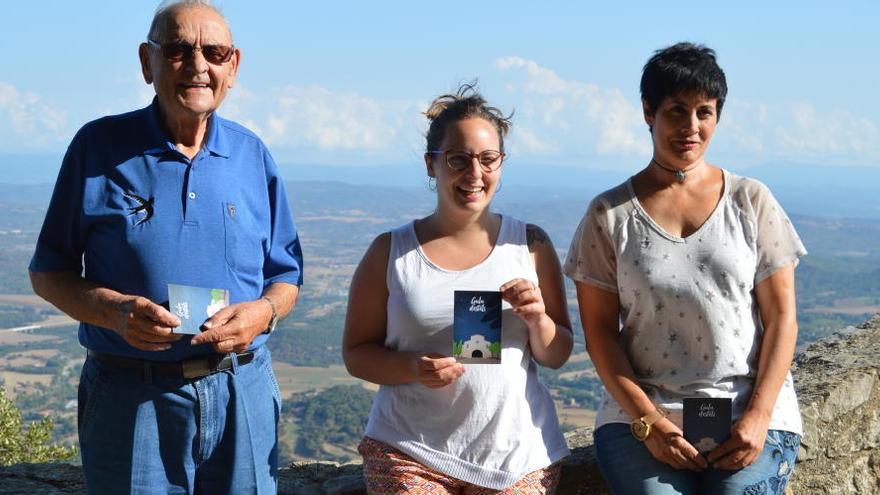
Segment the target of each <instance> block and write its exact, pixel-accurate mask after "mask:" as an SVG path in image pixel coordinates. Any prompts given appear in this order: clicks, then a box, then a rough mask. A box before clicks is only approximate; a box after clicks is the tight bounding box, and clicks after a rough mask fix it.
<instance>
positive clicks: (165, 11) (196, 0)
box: [147, 0, 232, 42]
mask: <svg viewBox="0 0 880 495" xmlns="http://www.w3.org/2000/svg"><path fill="white" fill-rule="evenodd" d="M193 7H206V8H209V9H211V10H213V11H214V12H216V13H217V15H219V16H220V17H222V18H223V22H224V23H225V24H226V29H227V30H229V36H230V37H231V36H232V30H231V29H229V23H228V22H226V17H224V16H223V12H220V9H218V8H217V7H216V6H214V4H213V3H212V2H211V0H165V1H164V2H162V3H161V4H159V7H158V8H157V9H156V13H155V14H153V22H152V23H150V32H149V33H147V39H148V40H153V41H157V42H158V41H162V40H160V39H159V36H160V35H161V34H163V33H162V30H163V29H165V21H166V20H167V18H168V16H169V15H172V14H174V13H175V12H177V11H178V10H181V9H190V8H193Z"/></svg>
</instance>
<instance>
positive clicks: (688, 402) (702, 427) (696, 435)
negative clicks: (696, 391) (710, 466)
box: [683, 397, 732, 454]
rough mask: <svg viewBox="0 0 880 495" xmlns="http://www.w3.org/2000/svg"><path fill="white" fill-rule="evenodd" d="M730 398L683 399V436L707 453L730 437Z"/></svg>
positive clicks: (703, 452) (699, 449) (701, 451)
mask: <svg viewBox="0 0 880 495" xmlns="http://www.w3.org/2000/svg"><path fill="white" fill-rule="evenodd" d="M731 406H732V401H731V399H727V398H712V397H700V398H688V399H683V409H684V410H683V414H684V438H685V440H687V441H688V442H690V443H691V445H693V446H694V448H696V449H697V450H698V451H699V452H700V453H701V454H707V453H709V452H711V451H712V449H714V448H715V447H717V446H719V445H721V443H722V442H724V441H725V440H727V439H728V438H729V437H730V423H731Z"/></svg>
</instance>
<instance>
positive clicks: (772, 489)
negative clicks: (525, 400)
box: [594, 423, 800, 495]
mask: <svg viewBox="0 0 880 495" xmlns="http://www.w3.org/2000/svg"><path fill="white" fill-rule="evenodd" d="M594 439H595V443H596V458H597V460H598V463H599V469H600V470H601V471H602V476H604V477H605V481H607V482H608V486H609V488H610V489H611V491H612V493H615V494H620V495H638V494H644V495H672V494H682V495H694V494H699V493H702V494H712V495H715V494H719V495H734V494H735V495H759V494H760V495H765V494H766V495H772V494H780V495H781V494H783V493H785V485H786V484H787V483H788V480H789V478H791V473H792V468H794V462H795V460H796V459H797V452H798V446H799V445H800V437H799V436H798V435H796V434H794V433H791V432H787V431H781V430H770V431H769V432H768V433H767V440H766V441H765V442H764V450H763V451H762V452H761V455H760V456H759V457H758V459H757V460H756V461H755V462H754V463H753V464H750V465H749V466H746V467H745V468H743V469H740V470H737V471H727V470H723V469H715V468H712V467H711V466H710V467H708V468H706V469H704V470H703V471H701V472H696V471H690V470H687V469H681V470H678V469H675V468H673V467H671V466H669V465H667V464H664V463H662V462H660V461H658V460H657V459H654V456H652V455H651V452H650V451H648V448H647V447H645V446H644V445H643V444H642V443H641V442H639V441H638V440H636V439H635V438H634V437H633V436H632V433H631V432H630V429H629V425H626V424H620V423H612V424H606V425H603V426H602V427H600V428H599V429H598V430H596V432H595V434H594Z"/></svg>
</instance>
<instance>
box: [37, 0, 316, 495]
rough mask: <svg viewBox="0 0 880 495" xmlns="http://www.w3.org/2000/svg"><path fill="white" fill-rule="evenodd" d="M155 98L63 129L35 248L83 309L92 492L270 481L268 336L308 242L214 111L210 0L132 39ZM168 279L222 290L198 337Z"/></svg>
mask: <svg viewBox="0 0 880 495" xmlns="http://www.w3.org/2000/svg"><path fill="white" fill-rule="evenodd" d="M139 55H140V61H141V68H142V71H143V76H144V80H145V81H146V82H147V83H148V84H152V85H153V87H154V88H155V91H156V97H155V98H154V99H153V102H152V104H150V106H148V107H147V108H144V109H141V110H136V111H134V112H131V113H127V114H123V115H116V116H111V117H105V118H102V119H99V120H96V121H94V122H91V123H89V124H87V125H86V126H85V127H83V128H82V129H81V130H80V131H79V132H78V133H77V135H76V136H75V137H74V139H73V142H72V143H71V144H70V147H69V149H68V150H67V154H66V155H65V157H64V162H63V164H62V167H61V172H60V174H59V177H58V182H57V184H56V187H55V192H54V194H53V197H52V201H51V203H50V205H49V210H48V212H47V214H46V220H45V223H44V225H43V229H42V232H41V233H40V237H39V240H38V243H37V248H36V252H35V254H34V257H33V260H32V261H31V264H30V271H31V280H32V283H33V287H34V291H35V292H36V293H37V294H39V295H40V296H42V297H43V298H45V299H46V300H48V301H49V302H51V303H52V304H54V305H55V306H57V307H58V308H59V309H61V310H62V311H64V312H65V313H67V314H69V315H70V316H72V317H73V318H75V319H77V320H79V321H80V322H81V324H80V328H79V340H80V342H81V343H82V345H83V346H85V347H86V348H87V349H88V357H87V358H86V362H85V364H84V366H83V371H82V376H81V380H80V388H79V440H80V446H81V450H82V460H83V469H84V471H85V475H86V482H87V486H88V490H89V492H90V493H101V494H107V493H178V492H179V493H193V492H201V493H212V494H213V493H236V494H238V493H254V492H259V493H270V492H274V491H275V488H276V470H277V431H276V427H277V422H278V415H279V410H280V397H279V391H278V385H277V383H276V381H275V378H274V376H273V374H272V367H271V361H270V358H269V352H268V350H266V347H265V343H266V339H267V337H268V334H269V333H270V332H271V331H272V330H273V329H274V327H275V323H276V321H277V320H278V319H279V318H283V317H284V316H285V315H286V314H287V313H288V312H289V311H290V310H291V309H292V307H293V305H294V302H295V300H296V296H297V293H298V286H299V284H301V283H302V272H301V267H302V252H301V250H300V244H299V239H298V237H297V233H296V228H295V227H294V223H293V218H292V215H291V212H290V210H289V207H288V204H287V198H286V195H285V192H284V186H283V184H282V181H281V178H280V177H279V176H278V170H277V168H276V166H275V163H274V162H273V160H272V157H271V156H270V155H269V152H268V151H267V150H266V148H265V147H264V145H263V143H262V142H261V141H260V140H259V139H258V138H257V137H256V136H255V135H254V134H253V133H251V132H250V131H248V130H247V129H245V128H243V127H241V126H240V125H238V124H235V123H233V122H230V121H228V120H224V119H222V118H220V117H219V116H218V115H217V114H216V112H215V110H216V109H217V107H219V106H220V103H221V102H222V101H223V98H224V97H225V96H226V92H227V91H228V90H229V88H231V87H232V85H233V83H234V82H235V76H236V73H237V71H238V66H239V62H240V60H241V54H240V52H239V50H238V49H237V48H235V47H234V46H233V44H232V36H231V33H230V30H229V28H228V27H227V25H226V21H225V20H224V18H223V17H222V16H221V15H220V13H219V12H218V11H216V10H215V9H214V8H213V7H211V5H210V4H208V3H207V2H206V1H193V0H189V1H177V2H172V3H166V4H164V5H163V6H162V7H160V8H159V10H158V11H157V12H156V15H155V17H154V19H153V23H152V26H151V28H150V31H149V35H148V37H147V40H146V42H145V43H142V44H141V45H140V50H139ZM169 284H180V285H188V286H195V287H201V288H210V289H225V290H228V297H229V301H230V303H231V304H230V305H229V306H226V307H225V308H224V309H221V310H220V311H219V312H217V313H215V314H214V315H213V316H212V317H211V318H210V319H208V320H207V321H205V323H204V324H203V325H202V326H201V330H202V331H201V333H199V334H198V335H196V336H195V337H191V336H189V335H182V334H181V333H177V332H175V329H176V327H178V326H179V325H180V324H181V321H180V318H178V317H177V316H175V315H174V314H172V313H171V312H170V311H169V310H168V309H167V301H168V290H169V287H168V285H169Z"/></svg>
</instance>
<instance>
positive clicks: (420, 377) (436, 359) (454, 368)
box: [414, 353, 464, 388]
mask: <svg viewBox="0 0 880 495" xmlns="http://www.w3.org/2000/svg"><path fill="white" fill-rule="evenodd" d="M414 358H415V360H414V367H415V370H416V380H417V381H418V382H419V383H421V384H422V385H424V386H426V387H428V388H440V387H445V386H446V385H449V384H450V383H453V382H454V381H455V380H458V377H460V376H461V375H463V374H464V365H462V364H461V363H459V362H457V361H456V360H455V358H454V357H446V356H443V355H440V354H433V353H432V354H427V355H415V356H414Z"/></svg>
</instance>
